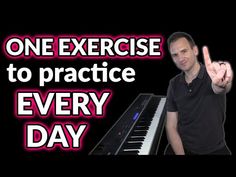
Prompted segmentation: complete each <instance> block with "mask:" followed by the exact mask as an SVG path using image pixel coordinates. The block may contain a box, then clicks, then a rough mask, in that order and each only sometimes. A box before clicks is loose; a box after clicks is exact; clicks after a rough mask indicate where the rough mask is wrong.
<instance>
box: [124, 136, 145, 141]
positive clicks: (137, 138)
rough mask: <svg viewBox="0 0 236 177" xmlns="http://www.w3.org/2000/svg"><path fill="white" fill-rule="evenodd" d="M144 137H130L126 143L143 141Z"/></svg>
mask: <svg viewBox="0 0 236 177" xmlns="http://www.w3.org/2000/svg"><path fill="white" fill-rule="evenodd" d="M143 140H144V137H143V136H130V137H129V138H128V139H127V141H143Z"/></svg>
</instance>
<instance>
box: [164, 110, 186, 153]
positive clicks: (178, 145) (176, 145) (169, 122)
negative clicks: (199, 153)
mask: <svg viewBox="0 0 236 177" xmlns="http://www.w3.org/2000/svg"><path fill="white" fill-rule="evenodd" d="M177 123H178V112H168V111H167V117H166V133H167V138H168V141H169V143H170V145H171V147H172V149H173V150H174V152H175V154H176V155H184V154H185V153H184V148H183V143H182V140H181V138H180V136H179V133H178V130H177Z"/></svg>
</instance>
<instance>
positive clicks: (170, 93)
mask: <svg viewBox="0 0 236 177" xmlns="http://www.w3.org/2000/svg"><path fill="white" fill-rule="evenodd" d="M166 109H167V111H168V112H177V111H178V109H177V105H176V102H175V99H174V89H173V80H171V81H170V82H169V86H168V90H167V98H166Z"/></svg>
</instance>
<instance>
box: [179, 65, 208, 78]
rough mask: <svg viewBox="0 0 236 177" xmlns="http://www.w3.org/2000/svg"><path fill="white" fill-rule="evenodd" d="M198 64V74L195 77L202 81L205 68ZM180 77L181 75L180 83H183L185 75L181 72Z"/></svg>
mask: <svg viewBox="0 0 236 177" xmlns="http://www.w3.org/2000/svg"><path fill="white" fill-rule="evenodd" d="M199 64H200V71H199V73H198V75H197V78H198V79H202V78H203V76H204V72H205V70H206V69H205V66H204V65H203V64H202V63H200V62H199ZM180 75H181V81H183V82H185V76H184V75H185V74H184V72H183V71H182V72H181V74H180Z"/></svg>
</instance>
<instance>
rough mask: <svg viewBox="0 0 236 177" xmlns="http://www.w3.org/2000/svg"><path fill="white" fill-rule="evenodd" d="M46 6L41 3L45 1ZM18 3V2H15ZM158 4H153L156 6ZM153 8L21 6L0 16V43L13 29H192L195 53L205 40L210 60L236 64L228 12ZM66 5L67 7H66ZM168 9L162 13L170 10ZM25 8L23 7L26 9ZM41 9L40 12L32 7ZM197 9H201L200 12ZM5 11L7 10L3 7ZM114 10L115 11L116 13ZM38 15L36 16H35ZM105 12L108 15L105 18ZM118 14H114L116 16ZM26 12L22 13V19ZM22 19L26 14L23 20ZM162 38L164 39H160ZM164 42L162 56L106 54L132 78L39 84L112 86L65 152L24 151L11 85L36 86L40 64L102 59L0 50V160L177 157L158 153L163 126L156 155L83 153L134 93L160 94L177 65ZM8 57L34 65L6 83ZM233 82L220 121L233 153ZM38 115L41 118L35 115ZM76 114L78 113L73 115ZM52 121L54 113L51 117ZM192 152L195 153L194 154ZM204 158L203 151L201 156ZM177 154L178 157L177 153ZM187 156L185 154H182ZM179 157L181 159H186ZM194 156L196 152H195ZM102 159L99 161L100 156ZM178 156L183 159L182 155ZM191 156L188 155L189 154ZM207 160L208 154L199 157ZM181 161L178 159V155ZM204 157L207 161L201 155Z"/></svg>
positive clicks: (168, 31) (85, 31)
mask: <svg viewBox="0 0 236 177" xmlns="http://www.w3.org/2000/svg"><path fill="white" fill-rule="evenodd" d="M165 7H166V9H169V8H168V6H164V7H162V9H165ZM44 8H46V6H45V7H44ZM16 9H17V8H16ZM80 9H81V8H78V9H77V10H78V11H79V10H80ZM157 9H158V8H157ZM157 9H155V8H154V9H152V8H150V9H146V11H145V12H144V11H142V10H140V11H139V12H138V13H135V14H133V13H131V12H130V9H129V8H125V7H123V8H122V10H120V11H119V13H118V12H114V11H112V10H111V9H110V11H99V10H98V11H94V12H96V13H93V14H94V15H92V16H89V12H88V11H86V12H84V13H82V14H80V13H78V14H77V13H76V12H74V11H73V12H72V11H71V12H67V13H63V14H62V15H59V14H58V13H59V12H58V13H57V10H56V9H54V10H56V12H54V11H53V13H51V11H50V10H51V9H50V8H49V9H47V8H46V9H41V10H40V11H36V12H35V11H34V9H31V10H30V11H29V10H28V11H26V10H24V9H21V12H22V13H23V14H22V13H21V16H19V17H18V16H17V15H15V16H14V17H13V18H10V19H9V18H4V20H3V21H2V23H3V24H4V25H3V27H2V28H1V30H0V31H1V33H0V41H1V47H2V45H3V43H2V42H3V40H4V39H5V37H6V36H8V35H12V34H17V35H35V34H52V35H60V34H78V35H83V34H95V35H96V34H109V35H123V34H124V35H132V34H137V35H142V34H144V35H148V34H161V35H162V36H164V38H165V39H166V38H167V37H168V36H169V35H170V34H171V33H173V32H175V31H185V32H187V33H189V34H191V35H192V37H193V38H194V39H195V42H196V44H197V45H198V46H199V50H200V54H199V59H200V61H201V62H203V61H202V58H201V57H202V53H201V48H202V46H203V45H207V46H208V47H209V50H210V54H211V58H212V59H213V60H227V61H229V62H230V63H231V65H232V67H233V69H234V66H235V61H234V60H235V58H236V55H235V30H234V29H233V21H232V18H233V17H232V16H233V12H232V13H231V12H230V13H229V12H227V13H224V15H222V14H221V13H218V11H217V10H215V11H214V13H212V12H211V13H208V10H207V9H204V10H205V11H204V13H203V11H201V10H203V9H197V10H196V11H192V10H191V9H188V11H183V10H182V9H181V10H180V11H178V10H176V11H172V10H170V9H169V10H162V11H157ZM67 11H69V9H67ZM171 11H172V12H173V13H171V14H169V15H167V14H168V13H169V12H171ZM26 12H27V13H26ZM39 12H40V15H38V14H37V13H39ZM200 12H201V13H200ZM8 13H10V12H8ZM29 13H31V14H33V20H30V19H28V18H26V16H27V15H28V14H29ZM117 13H118V14H117ZM196 13H197V15H196ZM34 15H37V16H34ZM108 16H109V17H110V18H111V20H108V19H107V18H108ZM117 16H118V18H115V17H117ZM24 17H25V19H24ZM26 19H27V20H26ZM165 42H166V41H165ZM166 47H167V46H166V43H164V51H165V56H164V58H163V60H161V61H160V60H122V61H121V60H119V59H118V60H109V61H108V60H107V61H108V65H109V67H111V68H112V67H116V66H117V67H121V68H125V67H132V68H134V69H135V71H136V77H135V82H132V83H125V82H118V83H110V82H108V83H92V82H89V83H63V82H61V83H53V82H51V83H49V84H47V86H46V87H44V88H42V91H43V90H47V89H51V88H68V89H69V88H78V89H79V88H91V89H97V90H100V89H102V88H110V89H112V90H113V97H112V99H111V101H110V103H109V104H108V106H107V116H106V117H105V118H104V119H101V120H95V119H94V120H91V121H89V122H90V125H91V128H90V131H89V132H88V134H87V135H86V136H85V139H84V147H83V149H82V150H81V151H79V152H67V151H62V150H56V151H53V152H50V151H49V152H47V151H42V152H27V151H25V150H24V149H23V147H22V142H23V140H22V130H23V127H22V125H23V122H24V121H19V120H18V119H16V118H15V117H14V116H13V102H12V99H13V91H14V90H15V89H18V88H22V87H27V88H35V87H38V81H37V76H38V73H37V70H38V68H39V67H44V66H48V67H51V68H53V67H60V66H61V67H69V66H72V67H75V68H76V66H77V67H79V68H80V67H83V66H88V67H89V66H92V65H93V64H94V63H101V62H102V61H101V60H89V61H86V60H79V59H75V60H69V61H66V60H62V61H56V60H54V61H53V62H51V61H48V62H46V61H45V62H44V61H37V60H30V61H22V60H19V61H11V60H7V59H6V57H5V56H4V55H3V53H2V50H1V57H0V58H1V59H0V64H1V65H0V66H1V78H0V82H1V84H0V89H1V90H0V91H1V92H0V94H1V100H3V101H2V103H3V104H2V106H1V112H0V114H1V115H0V121H1V122H0V127H1V128H0V129H1V154H2V158H1V160H5V159H7V161H8V160H10V161H11V162H14V161H16V162H18V161H24V162H25V161H30V162H31V161H33V162H37V161H44V162H46V161H51V160H52V161H57V162H62V161H68V160H69V161H71V160H72V161H75V162H78V163H83V162H88V164H89V163H96V164H97V163H100V162H101V161H102V162H103V163H105V162H107V161H108V162H110V161H111V160H112V162H117V161H118V160H123V159H124V160H130V159H132V160H134V161H136V162H140V163H143V161H139V160H146V161H151V162H154V163H157V162H159V163H166V162H167V163H170V162H174V163H179V159H176V158H175V157H171V158H170V157H165V156H163V152H164V149H165V147H166V144H167V140H166V135H165V132H163V135H162V139H161V142H160V147H159V152H158V156H148V157H139V158H135V159H134V157H90V156H87V154H88V153H89V151H90V150H91V149H92V148H93V147H94V146H95V145H96V144H97V143H98V141H99V140H100V139H101V138H102V137H103V136H104V135H105V133H106V132H107V131H108V130H109V129H110V128H111V126H112V125H113V124H114V123H115V122H116V121H117V120H118V118H119V117H120V116H121V114H122V113H123V112H124V111H125V110H126V109H127V107H128V106H129V105H130V104H131V103H132V101H133V100H134V99H135V98H136V97H137V95H138V94H139V93H154V94H157V95H165V94H166V91H167V87H168V82H169V79H171V78H172V77H173V76H175V75H176V74H178V73H179V70H177V69H176V67H175V66H174V64H173V62H172V60H171V58H170V56H169V54H168V51H167V48H166ZM9 63H14V66H17V67H18V68H20V67H29V68H30V69H31V70H32V71H33V79H32V80H31V81H30V82H28V83H20V82H17V83H10V82H9V81H8V79H7V72H6V68H7V67H8V65H9ZM234 92H235V88H234V86H233V88H232V90H231V92H230V93H228V94H227V118H226V122H225V136H226V141H227V145H228V147H229V148H230V149H231V151H232V154H234V153H235V147H234V145H233V141H234V139H233V136H234V135H235V128H234V122H233V121H234V118H235V112H234V110H233V109H234V101H235V96H234ZM38 120H39V121H40V119H38ZM78 120H79V119H78ZM48 121H49V123H50V121H54V120H53V118H52V120H48ZM195 158H196V157H195ZM205 158H206V157H205ZM207 158H209V159H211V160H212V159H213V160H216V159H217V160H218V159H223V160H227V161H228V160H232V158H233V157H218V158H216V157H214V158H213V157H207ZM181 159H182V158H181ZM186 159H188V158H187V157H186ZM186 159H184V160H186ZM196 159H198V158H196ZM100 160H101V161H100ZM182 160H183V159H182ZM191 160H192V159H191ZM204 160H208V159H204ZM182 162H183V161H182ZM205 162H208V161H205Z"/></svg>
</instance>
